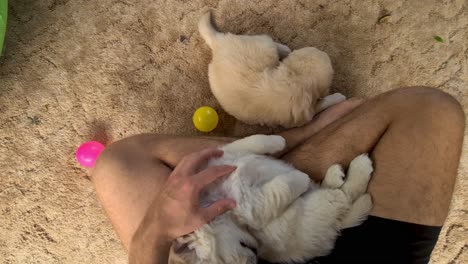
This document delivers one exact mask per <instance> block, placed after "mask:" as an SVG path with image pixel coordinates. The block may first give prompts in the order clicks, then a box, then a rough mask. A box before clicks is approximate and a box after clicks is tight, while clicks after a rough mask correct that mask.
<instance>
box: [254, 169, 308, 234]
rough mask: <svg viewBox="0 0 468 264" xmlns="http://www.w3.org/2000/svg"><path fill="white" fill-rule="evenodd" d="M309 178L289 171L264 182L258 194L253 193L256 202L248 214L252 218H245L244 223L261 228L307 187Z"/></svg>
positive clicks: (297, 172) (279, 213)
mask: <svg viewBox="0 0 468 264" xmlns="http://www.w3.org/2000/svg"><path fill="white" fill-rule="evenodd" d="M309 184H310V179H309V176H307V174H305V173H302V172H300V171H296V170H294V171H291V172H290V173H287V174H281V175H278V176H276V177H275V178H273V179H272V180H270V181H269V182H267V183H265V184H264V185H263V186H261V187H260V188H259V189H258V190H259V192H260V194H258V193H257V194H253V195H255V196H256V197H257V199H255V200H256V201H258V202H259V203H258V204H255V206H254V207H252V209H253V210H254V212H252V214H249V215H250V216H251V217H252V219H245V221H246V223H247V224H249V226H251V227H252V228H254V229H257V230H258V229H261V228H263V227H264V225H266V224H268V223H270V222H271V221H272V220H273V219H275V218H277V217H278V215H281V214H283V212H284V211H285V210H286V209H287V208H288V206H290V205H291V204H292V203H294V201H295V200H296V199H297V198H298V197H299V196H300V195H301V194H303V193H304V192H306V191H307V190H308V189H309Z"/></svg>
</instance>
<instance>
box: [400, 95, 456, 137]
mask: <svg viewBox="0 0 468 264" xmlns="http://www.w3.org/2000/svg"><path fill="white" fill-rule="evenodd" d="M394 95H395V96H398V97H399V98H398V99H397V100H401V101H403V102H404V103H405V104H406V105H407V106H408V108H407V111H408V112H407V113H406V114H407V115H409V116H415V117H416V118H423V119H426V120H427V121H428V122H434V123H437V122H443V123H445V124H448V125H449V127H447V128H448V129H450V130H452V129H453V130H456V131H458V133H460V132H459V131H463V130H464V127H465V114H464V112H463V108H462V106H461V105H460V103H459V102H458V101H457V100H456V99H455V98H454V97H453V96H452V95H450V94H448V93H446V92H444V91H441V90H439V89H436V88H431V87H424V86H418V87H408V88H402V89H398V90H395V92H394Z"/></svg>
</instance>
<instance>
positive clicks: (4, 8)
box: [0, 0, 8, 55]
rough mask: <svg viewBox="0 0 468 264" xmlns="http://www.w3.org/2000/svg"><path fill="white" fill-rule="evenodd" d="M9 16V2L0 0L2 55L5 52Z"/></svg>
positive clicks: (0, 47)
mask: <svg viewBox="0 0 468 264" xmlns="http://www.w3.org/2000/svg"><path fill="white" fill-rule="evenodd" d="M7 15H8V0H0V55H1V53H2V51H3V41H4V40H5V32H6V24H7Z"/></svg>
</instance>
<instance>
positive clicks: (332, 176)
mask: <svg viewBox="0 0 468 264" xmlns="http://www.w3.org/2000/svg"><path fill="white" fill-rule="evenodd" d="M344 177H345V174H344V172H343V168H342V167H341V165H339V164H335V165H332V166H331V167H330V168H328V170H327V174H326V175H325V178H324V179H323V181H322V184H321V187H323V188H332V189H336V188H340V187H341V186H342V185H343V183H344Z"/></svg>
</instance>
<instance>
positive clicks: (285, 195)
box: [173, 135, 373, 264]
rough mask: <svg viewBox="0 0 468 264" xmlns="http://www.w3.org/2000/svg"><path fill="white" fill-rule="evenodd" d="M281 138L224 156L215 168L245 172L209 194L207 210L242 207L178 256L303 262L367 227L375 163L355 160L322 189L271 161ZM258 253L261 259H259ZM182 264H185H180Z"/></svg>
mask: <svg viewBox="0 0 468 264" xmlns="http://www.w3.org/2000/svg"><path fill="white" fill-rule="evenodd" d="M284 147H285V140H284V139H283V138H282V137H280V136H265V135H254V136H250V137H247V138H244V139H240V140H237V141H235V142H233V143H231V144H228V145H226V146H224V147H222V149H223V150H224V156H223V157H222V158H220V159H214V160H211V161H210V163H209V165H208V166H214V165H221V164H228V165H234V166H237V170H236V171H235V172H233V173H232V174H231V175H229V176H228V177H226V178H224V179H220V180H218V181H217V182H215V183H213V184H211V185H210V186H208V187H207V188H206V190H205V191H204V193H203V194H202V196H201V197H202V198H201V203H202V204H201V206H208V205H210V204H211V203H213V202H215V201H216V200H218V199H222V198H226V197H228V198H231V199H234V200H235V201H236V203H237V207H236V208H235V209H233V210H232V211H230V212H227V213H225V214H223V215H221V216H218V217H217V218H215V219H214V220H213V221H212V222H210V223H209V224H206V225H204V226H203V227H201V228H200V229H199V230H196V231H195V232H193V233H191V234H189V235H187V236H184V237H180V238H178V239H177V242H176V244H175V247H174V248H173V249H174V251H173V252H174V253H175V254H176V255H177V256H178V257H179V261H174V262H178V263H180V262H188V263H213V264H214V263H217V264H220V263H229V264H237V263H242V264H244V263H249V264H250V263H257V254H258V257H261V258H263V259H266V260H268V261H270V262H293V261H294V262H299V261H305V260H309V259H312V258H314V257H317V256H324V255H326V254H328V253H329V252H330V251H331V250H332V248H333V246H334V243H335V240H336V238H337V236H338V234H339V231H340V230H341V229H343V228H347V227H352V226H356V225H359V224H360V223H361V222H362V221H363V220H364V219H366V217H367V215H368V213H369V212H370V210H371V208H372V201H371V197H370V195H369V194H366V189H367V184H368V182H369V179H370V175H371V173H372V170H373V168H372V162H371V160H370V159H369V158H368V157H367V155H360V156H358V157H357V158H355V159H354V160H353V161H352V162H351V164H350V167H349V170H348V173H347V176H346V177H345V174H344V172H343V170H342V168H341V166H340V165H333V166H331V167H330V168H329V169H328V171H327V173H326V176H325V178H324V180H323V182H322V184H321V185H318V184H316V183H314V182H311V181H310V180H309V177H308V176H307V175H306V174H304V173H302V172H300V171H299V170H297V169H295V168H293V167H292V166H290V165H288V164H286V163H284V162H282V161H280V160H277V159H273V158H270V157H267V156H265V155H264V154H272V153H276V152H278V151H281V150H282V149H283V148H284ZM255 251H256V252H255ZM180 259H182V260H183V261H180Z"/></svg>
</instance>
